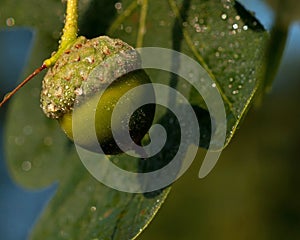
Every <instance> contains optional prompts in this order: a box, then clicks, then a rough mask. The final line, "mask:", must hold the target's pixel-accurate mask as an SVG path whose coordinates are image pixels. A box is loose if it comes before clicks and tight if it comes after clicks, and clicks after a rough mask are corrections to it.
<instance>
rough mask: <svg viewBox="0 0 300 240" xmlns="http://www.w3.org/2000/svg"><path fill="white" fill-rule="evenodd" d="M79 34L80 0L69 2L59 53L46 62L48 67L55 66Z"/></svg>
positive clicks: (70, 0) (69, 0)
mask: <svg viewBox="0 0 300 240" xmlns="http://www.w3.org/2000/svg"><path fill="white" fill-rule="evenodd" d="M77 32H78V0H68V1H67V10H66V19H65V26H64V29H63V35H62V37H61V40H60V44H59V48H58V51H57V52H56V53H55V54H54V55H53V56H52V57H50V58H48V59H46V60H45V61H44V65H45V66H46V67H51V66H52V65H54V64H55V62H56V61H57V59H58V58H59V57H60V56H61V54H62V53H63V52H64V51H65V50H66V49H68V48H69V47H70V45H71V44H72V43H73V42H74V41H75V40H76V38H77Z"/></svg>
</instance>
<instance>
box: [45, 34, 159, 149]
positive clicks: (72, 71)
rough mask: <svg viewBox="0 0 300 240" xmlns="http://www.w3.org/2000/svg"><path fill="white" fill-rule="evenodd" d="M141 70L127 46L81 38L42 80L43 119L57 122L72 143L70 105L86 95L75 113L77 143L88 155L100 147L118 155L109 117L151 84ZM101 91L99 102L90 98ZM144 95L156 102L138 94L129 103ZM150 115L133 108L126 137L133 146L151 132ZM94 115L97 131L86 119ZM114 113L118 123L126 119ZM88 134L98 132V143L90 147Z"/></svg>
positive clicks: (149, 109) (149, 111)
mask: <svg viewBox="0 0 300 240" xmlns="http://www.w3.org/2000/svg"><path fill="white" fill-rule="evenodd" d="M101 64H102V65H101ZM99 66H100V68H101V67H102V70H103V71H101V70H97V76H94V78H93V79H92V80H93V81H90V80H89V81H88V78H89V76H90V74H92V73H93V71H94V70H95V69H96V68H98V69H99ZM139 68H140V60H139V57H138V54H137V52H136V51H135V50H134V48H132V47H131V46H129V45H128V44H127V43H125V42H123V41H121V40H119V39H112V38H109V37H107V36H101V37H97V38H94V39H91V40H88V39H86V38H85V37H79V38H77V40H76V41H75V42H74V43H73V45H72V46H71V47H70V48H68V50H66V51H65V52H64V53H63V54H62V55H61V56H60V57H59V58H58V60H57V61H56V63H55V64H54V65H53V66H52V67H51V68H49V70H48V72H47V74H46V75H45V77H44V79H43V86H42V91H41V107H42V109H43V111H44V113H45V114H46V116H48V117H49V118H53V119H58V120H59V123H60V126H61V127H62V129H63V130H64V132H65V133H66V135H67V136H68V137H69V138H70V139H71V140H73V131H72V115H73V109H74V102H75V100H76V99H78V98H80V97H81V95H84V96H85V97H86V96H88V99H89V100H88V101H85V102H83V103H82V104H80V105H79V107H78V108H77V109H76V111H77V115H76V116H77V118H78V116H79V120H78V121H79V122H80V129H77V131H78V132H79V133H80V136H79V139H76V143H77V144H79V145H80V146H82V147H84V148H86V149H88V150H91V151H97V149H98V148H99V144H100V146H101V148H102V150H103V152H104V153H106V154H118V153H121V152H122V151H121V149H120V148H119V147H118V145H117V144H116V142H115V140H114V137H113V134H112V130H111V116H112V112H113V110H114V107H115V105H116V104H117V102H118V101H119V99H120V97H122V96H123V95H124V94H125V93H126V92H127V91H129V90H130V89H133V88H134V87H137V86H140V85H142V84H146V83H151V81H150V79H149V77H148V76H147V74H146V73H145V71H144V70H142V69H139ZM135 69H139V70H135ZM116 76H117V77H116ZM115 78H116V79H115ZM105 88H106V90H105V92H104V93H103V94H102V96H101V98H100V100H99V98H98V97H97V96H96V97H94V95H95V94H96V93H97V92H99V91H103V89H105ZM146 94H147V95H148V96H149V94H151V97H152V98H154V91H152V92H149V91H148V92H146V91H142V92H141V93H139V95H138V97H137V96H135V99H132V100H131V101H134V102H135V103H136V102H138V101H140V100H142V99H143V97H144V96H145V95H146ZM89 101H91V102H93V103H94V105H95V106H97V109H96V111H94V112H93V109H91V104H90V103H89ZM95 101H98V103H95ZM154 112H155V106H154V105H151V104H147V105H144V106H142V107H140V108H139V109H137V110H136V111H135V112H134V114H133V115H132V116H131V118H130V121H129V134H130V136H131V138H132V140H133V141H134V142H135V143H136V144H140V141H141V139H142V138H143V137H144V136H145V134H146V133H147V132H148V130H149V128H150V127H151V124H152V121H153V118H154ZM93 113H94V114H95V126H86V124H85V118H86V114H93ZM118 114H121V116H118V118H120V119H126V118H128V114H127V111H126V107H124V110H122V111H121V112H120V113H118ZM81 119H82V120H81ZM81 122H82V124H81ZM120 124H121V123H120ZM121 127H122V126H120V128H121ZM91 129H92V130H93V129H95V130H96V135H97V139H98V142H97V143H95V142H93V140H92V139H93V138H92V136H89V132H90V131H91ZM116 131H117V130H116ZM129 145H130V143H128V146H125V147H126V148H127V149H130V146H129Z"/></svg>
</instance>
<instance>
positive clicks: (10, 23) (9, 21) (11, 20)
mask: <svg viewBox="0 0 300 240" xmlns="http://www.w3.org/2000/svg"><path fill="white" fill-rule="evenodd" d="M15 23H16V22H15V19H14V18H12V17H9V18H7V19H6V25H7V26H8V27H12V26H14V25H15Z"/></svg>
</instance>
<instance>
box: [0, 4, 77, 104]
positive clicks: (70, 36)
mask: <svg viewBox="0 0 300 240" xmlns="http://www.w3.org/2000/svg"><path fill="white" fill-rule="evenodd" d="M77 32H78V0H67V10H66V19H65V26H64V28H63V34H62V36H61V40H60V41H59V47H58V51H57V52H56V53H55V54H54V55H53V56H52V57H50V58H48V59H46V60H45V61H44V62H43V64H42V66H41V67H39V68H37V69H36V70H34V72H33V73H31V74H30V75H29V76H28V77H27V78H26V79H25V80H24V81H22V82H21V83H20V84H19V85H18V86H17V87H16V88H15V89H14V90H12V91H11V92H9V93H8V94H6V95H5V96H4V98H3V100H2V101H1V102H0V107H2V106H3V104H4V103H5V102H7V100H8V99H10V98H11V97H12V96H13V95H14V94H15V93H16V92H17V91H19V90H20V89H21V88H22V87H23V86H24V85H25V84H26V83H28V82H29V81H30V80H31V79H32V78H34V77H35V76H36V75H37V74H39V73H40V72H41V71H42V70H44V69H45V68H49V67H51V66H53V65H54V64H55V63H56V61H57V59H58V58H59V57H60V56H61V55H62V54H63V53H64V51H65V50H67V49H68V48H69V47H70V46H71V44H72V43H73V42H74V41H75V40H76V39H77Z"/></svg>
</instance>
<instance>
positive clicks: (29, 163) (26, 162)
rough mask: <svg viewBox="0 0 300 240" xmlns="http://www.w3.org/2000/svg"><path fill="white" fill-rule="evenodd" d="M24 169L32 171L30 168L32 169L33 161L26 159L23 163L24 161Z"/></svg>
mask: <svg viewBox="0 0 300 240" xmlns="http://www.w3.org/2000/svg"><path fill="white" fill-rule="evenodd" d="M21 167H22V169H23V170H24V171H26V172H28V171H30V169H31V162H29V161H24V162H23V163H22V166H21Z"/></svg>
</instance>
